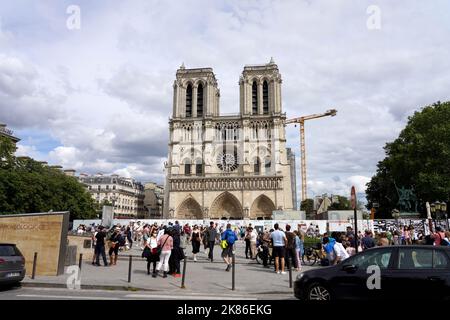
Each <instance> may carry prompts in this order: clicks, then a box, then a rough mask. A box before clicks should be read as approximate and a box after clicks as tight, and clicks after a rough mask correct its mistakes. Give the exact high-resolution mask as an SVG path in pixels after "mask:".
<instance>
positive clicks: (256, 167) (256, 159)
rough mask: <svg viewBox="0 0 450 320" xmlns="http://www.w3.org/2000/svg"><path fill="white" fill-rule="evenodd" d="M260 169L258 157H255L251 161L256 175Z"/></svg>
mask: <svg viewBox="0 0 450 320" xmlns="http://www.w3.org/2000/svg"><path fill="white" fill-rule="evenodd" d="M260 171H261V162H260V161H259V158H255V160H254V161H253V172H254V173H255V175H258V174H259V173H260Z"/></svg>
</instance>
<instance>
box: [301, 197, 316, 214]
mask: <svg viewBox="0 0 450 320" xmlns="http://www.w3.org/2000/svg"><path fill="white" fill-rule="evenodd" d="M300 210H302V211H305V213H306V216H308V217H309V216H311V215H313V214H314V200H313V199H306V200H303V201H302V202H301V203H300Z"/></svg>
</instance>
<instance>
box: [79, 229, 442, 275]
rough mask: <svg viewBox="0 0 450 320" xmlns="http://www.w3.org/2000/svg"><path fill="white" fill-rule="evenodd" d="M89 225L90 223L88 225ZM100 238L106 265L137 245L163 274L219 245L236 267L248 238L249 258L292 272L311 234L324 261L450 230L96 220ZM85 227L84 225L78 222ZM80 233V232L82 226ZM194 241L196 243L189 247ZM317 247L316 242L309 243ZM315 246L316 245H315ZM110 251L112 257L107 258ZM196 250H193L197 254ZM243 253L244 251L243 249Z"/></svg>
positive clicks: (431, 238) (97, 247)
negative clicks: (106, 225)
mask: <svg viewBox="0 0 450 320" xmlns="http://www.w3.org/2000/svg"><path fill="white" fill-rule="evenodd" d="M82 228H86V226H82ZM87 228H88V229H89V231H91V232H92V240H93V242H94V257H93V260H92V264H93V265H97V266H100V265H101V264H100V259H102V262H103V265H104V266H115V265H116V264H117V259H118V256H119V252H120V251H127V250H130V249H131V248H132V247H133V245H134V246H137V247H138V249H139V251H140V252H142V258H144V259H146V261H147V274H149V275H150V274H151V275H152V276H153V277H157V276H158V275H159V274H161V275H162V277H164V278H166V277H167V276H168V275H169V274H170V275H172V276H174V277H181V270H180V262H181V261H182V260H183V259H185V258H186V255H189V256H191V257H192V260H193V262H197V261H198V259H199V256H198V254H199V253H200V252H202V253H204V254H205V255H206V257H207V258H206V259H208V260H209V261H210V262H213V261H214V250H215V248H217V247H219V248H220V249H217V250H222V253H221V257H222V260H223V262H224V263H225V264H226V268H225V270H226V271H230V269H231V265H232V257H233V255H234V254H235V252H236V246H235V243H236V241H238V240H240V241H242V242H243V243H245V250H244V252H243V253H242V258H243V257H244V254H245V259H253V260H254V259H256V258H257V256H258V258H259V259H260V260H261V261H262V265H263V266H264V267H266V268H269V267H270V263H271V262H274V271H275V272H276V273H277V274H286V269H290V268H291V267H292V268H293V270H296V271H301V268H302V257H303V255H305V254H308V253H305V238H308V237H309V238H314V239H316V240H317V242H316V247H315V248H313V249H314V250H317V252H319V253H318V255H319V257H320V259H321V264H322V265H333V264H337V263H339V262H341V261H343V260H345V259H347V258H349V257H350V256H352V255H354V254H355V253H356V248H357V247H358V251H363V250H366V249H370V248H372V247H375V246H388V245H411V244H424V245H425V244H428V245H449V244H450V242H449V239H450V233H449V232H448V231H445V230H443V229H441V228H439V227H437V228H435V232H433V233H432V234H430V235H427V236H426V235H423V234H420V233H419V234H418V233H415V232H414V230H413V229H412V228H411V227H404V228H402V229H401V230H398V231H394V232H390V231H386V232H380V233H375V234H374V233H372V231H370V230H366V231H365V232H363V233H361V232H358V235H357V236H355V233H354V231H353V229H352V228H351V227H348V228H347V231H346V232H332V233H330V234H328V233H324V234H322V235H320V236H319V238H318V237H317V236H318V233H317V232H314V236H313V237H311V235H310V234H308V232H306V231H303V230H302V226H301V225H298V226H297V227H296V228H295V230H294V228H293V227H292V226H290V225H286V226H285V228H284V230H282V229H281V228H280V226H279V224H278V223H275V224H274V227H273V228H271V229H270V230H269V229H268V228H263V227H254V226H252V225H251V224H249V225H247V226H241V227H240V228H237V227H235V228H234V229H233V228H232V226H231V224H227V225H226V226H219V225H218V224H217V223H215V222H213V221H211V222H210V223H209V225H206V226H205V225H193V226H191V225H190V224H185V225H180V224H179V222H178V221H175V223H174V224H172V223H168V224H161V225H158V224H157V223H154V224H144V223H141V222H139V221H138V222H130V223H129V224H128V225H120V224H117V225H114V226H113V227H111V228H109V229H106V228H104V227H103V226H95V225H90V226H88V227H87ZM78 230H81V228H78ZM78 233H80V232H78ZM188 244H189V245H190V248H192V251H191V252H187V248H188ZM308 249H309V250H311V249H310V248H308ZM309 252H310V251H309ZM107 253H108V256H109V262H108V259H107ZM191 254H192V255H191ZM239 254H240V253H239Z"/></svg>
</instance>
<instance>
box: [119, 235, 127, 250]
mask: <svg viewBox="0 0 450 320" xmlns="http://www.w3.org/2000/svg"><path fill="white" fill-rule="evenodd" d="M118 240H119V241H118V242H119V246H120V247H123V246H125V244H126V241H125V237H124V236H123V235H119V239H118Z"/></svg>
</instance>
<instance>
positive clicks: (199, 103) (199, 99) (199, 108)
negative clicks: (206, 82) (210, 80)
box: [197, 83, 203, 117]
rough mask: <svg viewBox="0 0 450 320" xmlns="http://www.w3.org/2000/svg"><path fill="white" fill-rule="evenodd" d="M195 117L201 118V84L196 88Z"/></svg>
mask: <svg viewBox="0 0 450 320" xmlns="http://www.w3.org/2000/svg"><path fill="white" fill-rule="evenodd" d="M197 117H203V85H202V84H201V83H200V84H199V85H198V88H197Z"/></svg>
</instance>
